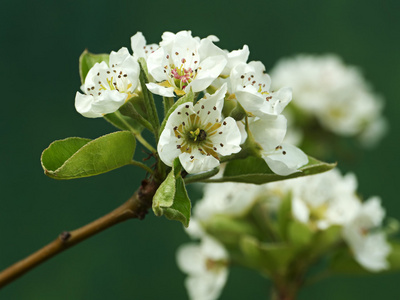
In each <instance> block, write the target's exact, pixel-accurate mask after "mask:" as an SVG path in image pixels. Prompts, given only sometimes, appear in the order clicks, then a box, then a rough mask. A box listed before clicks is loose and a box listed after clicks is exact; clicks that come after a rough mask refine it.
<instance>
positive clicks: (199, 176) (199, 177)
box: [185, 167, 219, 184]
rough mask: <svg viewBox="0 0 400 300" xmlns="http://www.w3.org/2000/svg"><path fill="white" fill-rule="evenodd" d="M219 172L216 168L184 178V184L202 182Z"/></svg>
mask: <svg viewBox="0 0 400 300" xmlns="http://www.w3.org/2000/svg"><path fill="white" fill-rule="evenodd" d="M218 172H219V167H216V168H214V169H212V170H211V171H208V172H205V173H201V174H197V175H192V176H190V177H186V178H185V184H189V183H193V182H198V181H203V180H204V179H207V178H210V177H212V176H214V175H215V174H217V173H218Z"/></svg>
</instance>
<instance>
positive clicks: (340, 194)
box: [178, 169, 391, 300]
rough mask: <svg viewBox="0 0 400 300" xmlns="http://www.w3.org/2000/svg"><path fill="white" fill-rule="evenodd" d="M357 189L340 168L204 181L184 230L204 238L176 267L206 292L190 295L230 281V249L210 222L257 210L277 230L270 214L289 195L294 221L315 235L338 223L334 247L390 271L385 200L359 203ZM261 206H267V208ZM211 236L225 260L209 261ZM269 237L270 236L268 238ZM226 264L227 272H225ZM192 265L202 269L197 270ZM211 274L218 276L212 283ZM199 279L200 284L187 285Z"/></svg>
mask: <svg viewBox="0 0 400 300" xmlns="http://www.w3.org/2000/svg"><path fill="white" fill-rule="evenodd" d="M356 191H357V179H356V177H355V176H354V175H353V174H347V175H345V176H343V175H341V174H340V172H339V171H338V170H336V169H334V170H331V171H328V172H326V173H322V174H318V175H312V176H306V177H301V178H296V179H291V180H284V181H278V182H272V183H268V184H263V185H253V184H245V183H231V182H226V183H218V184H216V183H211V184H205V185H204V195H203V198H202V199H201V200H199V201H198V202H197V203H196V205H195V206H194V208H193V216H192V220H191V222H190V225H189V227H188V228H187V230H186V231H187V233H188V234H189V235H190V236H191V237H192V238H193V239H200V240H201V242H200V245H194V244H189V245H188V246H182V247H181V248H180V249H179V251H178V265H179V267H180V269H181V270H182V271H183V272H185V273H187V274H188V275H189V277H188V279H187V282H186V287H187V289H188V292H189V295H195V294H197V295H202V297H200V298H196V297H195V296H191V299H210V300H212V299H217V298H218V296H219V294H220V292H221V290H222V288H223V286H224V284H225V282H226V280H227V272H228V264H227V262H229V256H228V252H227V251H226V250H222V249H223V246H222V244H221V243H219V242H218V241H217V240H216V237H212V238H211V237H210V234H209V233H208V232H207V228H208V226H209V225H210V224H211V223H212V222H213V220H215V219H214V217H218V216H224V217H227V218H233V219H240V220H241V222H246V221H244V220H247V222H249V224H250V223H252V222H253V221H254V212H253V213H251V212H252V211H253V210H254V209H255V210H257V211H258V213H264V214H265V213H266V214H268V216H267V215H265V216H264V217H263V220H264V221H265V222H270V223H269V224H268V225H267V226H268V227H270V229H272V230H273V228H276V226H277V224H275V225H274V224H273V222H274V220H276V219H274V217H272V218H271V216H272V215H277V214H278V211H279V209H280V206H281V205H282V203H283V202H284V201H285V199H287V197H290V202H291V216H292V218H293V220H294V221H296V222H300V223H303V224H305V225H306V226H307V227H308V228H310V231H311V232H314V233H317V232H324V231H325V230H327V229H329V228H330V227H331V226H339V228H341V229H340V233H339V236H338V238H339V241H337V243H334V244H333V247H335V245H342V246H341V247H343V245H344V244H343V242H344V243H345V244H346V245H347V247H348V248H349V249H350V252H351V253H352V255H353V257H354V259H355V260H356V261H357V262H358V263H359V264H360V265H361V266H362V267H363V268H365V269H366V270H368V271H370V272H378V271H382V270H386V269H388V268H389V267H390V266H389V263H388V261H387V257H388V255H389V253H390V251H391V247H390V245H389V243H388V241H387V236H386V235H387V234H386V232H385V231H384V229H383V228H382V222H383V219H384V216H385V211H384V209H383V208H382V206H381V201H380V199H379V198H378V197H371V198H370V199H368V200H366V201H361V199H360V198H359V197H358V195H357V192H356ZM262 207H264V208H266V209H265V210H263V209H262ZM249 216H250V217H249ZM271 222H272V223H271ZM251 226H253V225H251ZM276 236H279V235H276ZM276 236H275V238H276ZM210 238H211V239H212V241H213V245H214V246H213V247H215V254H214V255H216V257H217V260H218V259H221V260H222V261H224V262H225V263H224V264H208V263H207V261H208V259H211V260H213V259H214V260H215V259H216V258H213V256H212V253H211V252H207V250H205V246H204V244H207V243H209V239H210ZM265 239H266V240H267V238H266V237H265ZM340 241H342V243H340ZM220 242H221V241H220ZM238 242H239V241H238ZM274 242H276V243H278V244H279V245H281V244H282V243H284V241H279V240H278V241H276V240H275V241H271V244H270V245H271V246H272V247H273V245H274V244H273V243H274ZM217 245H219V246H217ZM230 247H232V245H231V246H230ZM189 249H192V250H190V251H189ZM203 249H204V250H203ZM208 249H210V248H208ZM237 250H239V249H237ZM189 252H190V253H197V254H196V255H193V254H189ZM219 253H220V254H219ZM222 253H224V254H223V255H222ZM199 265H201V266H202V267H199ZM208 265H210V266H217V269H213V268H207V266H208ZM222 268H223V270H224V271H221V270H222ZM193 269H196V270H201V271H196V272H194V271H192V270H193ZM217 271H218V272H217ZM217 276H219V277H217ZM193 277H194V278H196V279H194V278H193ZM210 278H214V280H213V284H211V280H210ZM195 280H196V283H197V284H196V285H194V284H191V283H189V282H194V281H195ZM207 291H208V292H207Z"/></svg>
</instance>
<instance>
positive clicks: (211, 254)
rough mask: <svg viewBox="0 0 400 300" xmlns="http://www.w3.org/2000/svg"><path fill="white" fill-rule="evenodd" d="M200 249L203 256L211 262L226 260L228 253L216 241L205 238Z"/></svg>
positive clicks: (208, 237)
mask: <svg viewBox="0 0 400 300" xmlns="http://www.w3.org/2000/svg"><path fill="white" fill-rule="evenodd" d="M201 248H202V251H203V253H204V255H205V256H206V257H207V258H211V259H212V260H227V259H228V252H226V250H225V248H224V246H223V245H222V244H221V243H220V242H218V241H217V240H216V239H214V238H212V237H210V236H205V237H204V238H203V240H202V241H201Z"/></svg>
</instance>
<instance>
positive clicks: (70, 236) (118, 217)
mask: <svg viewBox="0 0 400 300" xmlns="http://www.w3.org/2000/svg"><path fill="white" fill-rule="evenodd" d="M157 187H158V184H157V183H156V182H154V181H148V180H143V181H142V184H141V186H140V188H139V189H138V190H137V191H136V192H135V193H134V194H133V195H132V197H131V198H130V199H129V200H128V201H127V202H125V203H124V204H122V205H121V206H120V207H118V208H116V209H115V210H113V211H112V212H110V213H108V214H106V215H105V216H103V217H101V218H99V219H97V220H95V221H93V222H92V223H89V224H87V225H85V226H83V227H81V228H78V229H76V230H73V231H65V232H63V233H61V234H60V235H59V237H58V238H57V239H56V240H54V241H52V242H51V243H50V244H48V245H46V246H44V247H43V248H42V249H39V250H38V251H36V252H35V253H33V254H31V255H30V256H28V257H26V258H25V259H23V260H21V261H19V262H17V263H15V264H14V265H12V266H10V267H8V268H7V269H5V270H4V271H2V272H1V273H0V288H2V287H4V286H5V285H7V284H9V283H11V282H12V281H14V280H15V279H17V278H18V277H20V276H22V275H23V274H25V273H26V272H28V271H29V270H31V269H33V268H34V267H36V266H38V265H40V264H41V263H43V262H45V261H46V260H48V259H50V258H51V257H53V256H55V255H57V254H59V253H61V252H63V251H64V250H66V249H68V248H70V247H72V246H74V245H76V244H78V243H80V242H82V241H83V240H86V239H87V238H89V237H91V236H93V235H95V234H97V233H99V232H101V231H103V230H105V229H107V228H109V227H111V226H113V225H115V224H118V223H121V222H123V221H126V220H129V219H134V218H137V219H140V220H142V219H144V217H145V216H146V214H147V212H148V210H149V208H150V207H151V204H152V199H153V196H154V194H155V192H156V190H157Z"/></svg>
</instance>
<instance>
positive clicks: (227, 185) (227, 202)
mask: <svg viewBox="0 0 400 300" xmlns="http://www.w3.org/2000/svg"><path fill="white" fill-rule="evenodd" d="M259 191H260V187H259V186H257V185H253V184H246V183H236V182H235V183H233V182H224V183H209V184H206V185H205V187H204V195H203V198H202V199H201V200H200V201H198V202H197V203H196V205H195V207H194V208H193V216H194V217H195V218H196V219H197V220H199V221H205V220H208V219H209V218H210V217H212V216H213V215H217V214H223V215H227V216H241V215H243V214H245V213H246V212H247V211H248V210H249V209H250V207H251V206H252V204H254V202H255V200H256V198H257V195H258V193H259Z"/></svg>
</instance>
